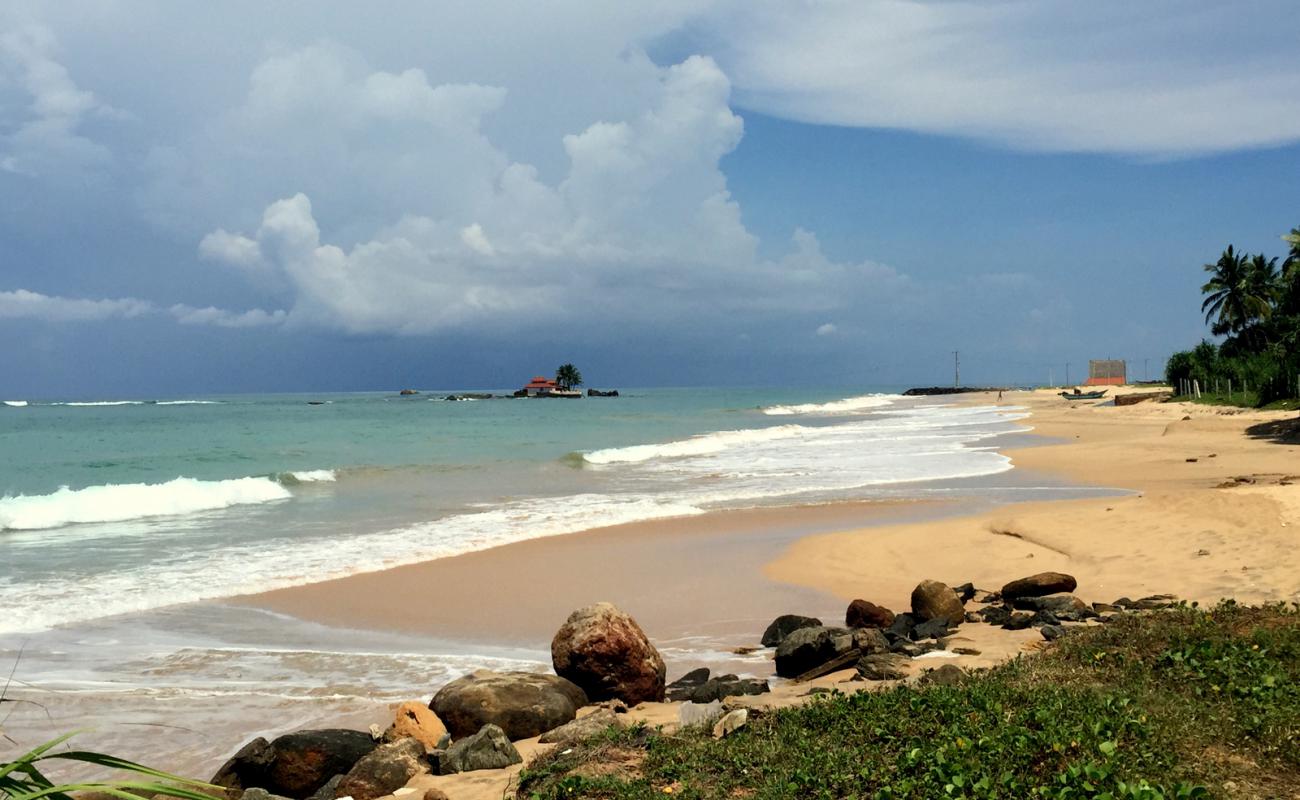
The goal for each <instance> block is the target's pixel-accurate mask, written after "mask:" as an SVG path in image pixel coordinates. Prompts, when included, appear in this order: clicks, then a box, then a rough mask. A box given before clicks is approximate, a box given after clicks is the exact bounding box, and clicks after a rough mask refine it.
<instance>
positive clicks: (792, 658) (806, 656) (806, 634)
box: [776, 625, 889, 678]
mask: <svg viewBox="0 0 1300 800" xmlns="http://www.w3.org/2000/svg"><path fill="white" fill-rule="evenodd" d="M855 649H856V650H858V651H859V652H860V653H862V654H863V655H868V654H871V653H884V652H886V651H888V650H889V642H888V640H887V639H885V635H884V634H883V633H881V632H880V631H878V630H875V629H872V628H858V629H856V630H849V629H848V628H833V627H829V626H826V625H822V626H819V627H816V628H800V629H799V630H797V631H795V632H794V633H792V634H790V635H789V636H787V637H785V640H784V641H782V642H781V646H780V647H778V648H776V674H777V675H780V676H781V677H783V678H796V677H798V676H800V675H802V674H804V673H805V672H808V671H809V670H811V669H813V668H814V667H820V666H821V665H823V664H825V663H827V662H829V661H832V660H834V659H836V658H839V657H840V656H843V655H845V654H846V653H848V652H849V651H850V650H855Z"/></svg>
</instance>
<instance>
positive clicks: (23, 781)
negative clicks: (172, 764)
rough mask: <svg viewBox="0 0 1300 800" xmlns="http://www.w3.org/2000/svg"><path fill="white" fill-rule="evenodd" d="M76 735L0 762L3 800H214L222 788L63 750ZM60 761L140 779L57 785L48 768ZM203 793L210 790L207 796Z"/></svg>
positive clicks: (0, 797)
mask: <svg viewBox="0 0 1300 800" xmlns="http://www.w3.org/2000/svg"><path fill="white" fill-rule="evenodd" d="M74 735H75V733H69V734H67V735H65V736H60V737H59V738H57V739H53V740H51V741H48V742H46V743H44V744H42V745H40V746H38V747H35V748H33V749H32V750H29V751H28V752H26V753H23V754H22V755H20V756H18V757H17V758H15V759H13V760H12V761H5V762H0V800H73V799H74V798H77V797H85V796H89V795H99V796H106V797H113V798H120V800H140V798H142V797H163V796H166V797H176V798H182V800H212V798H213V795H215V794H217V793H219V792H220V791H221V789H220V787H217V786H210V785H208V784H206V783H201V782H199V781H194V780H190V779H188V778H182V777H180V776H179V775H172V774H169V773H166V772H160V771H159V770H156V769H151V768H149V767H146V766H143V765H141V764H136V763H135V762H133V761H127V760H125V759H122V758H118V757H116V756H110V755H105V754H103V753H94V752H90V751H87V750H67V749H60V748H61V747H63V745H64V744H65V743H66V742H67V741H68V739H71V738H72V737H73V736H74ZM57 761H73V762H81V763H85V764H94V765H95V766H98V767H104V768H106V769H113V770H118V771H121V772H125V773H128V774H133V775H137V776H139V778H138V779H127V780H115V781H87V782H78V783H55V782H54V781H53V780H51V779H50V778H49V777H47V776H46V774H45V768H46V767H47V766H48V765H50V764H51V763H54V762H57ZM200 790H209V793H204V792H203V791H200Z"/></svg>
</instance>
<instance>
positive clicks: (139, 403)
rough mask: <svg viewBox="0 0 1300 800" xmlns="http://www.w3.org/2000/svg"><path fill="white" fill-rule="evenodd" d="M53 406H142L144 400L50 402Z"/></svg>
mask: <svg viewBox="0 0 1300 800" xmlns="http://www.w3.org/2000/svg"><path fill="white" fill-rule="evenodd" d="M50 405H52V406H80V407H84V406H142V405H144V401H143V400H92V401H86V402H81V401H77V402H71V403H50Z"/></svg>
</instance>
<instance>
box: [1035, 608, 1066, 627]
mask: <svg viewBox="0 0 1300 800" xmlns="http://www.w3.org/2000/svg"><path fill="white" fill-rule="evenodd" d="M1060 624H1061V621H1060V620H1059V619H1057V617H1056V615H1055V614H1053V613H1052V612H1050V611H1039V612H1037V613H1035V614H1034V618H1033V619H1032V620H1030V621H1029V625H1030V627H1033V628H1040V627H1042V626H1044V625H1060Z"/></svg>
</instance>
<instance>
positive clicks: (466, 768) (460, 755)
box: [438, 725, 523, 775]
mask: <svg viewBox="0 0 1300 800" xmlns="http://www.w3.org/2000/svg"><path fill="white" fill-rule="evenodd" d="M521 761H523V758H522V757H520V755H519V751H518V750H516V749H515V746H514V745H513V744H511V743H510V739H509V738H508V737H507V736H506V733H505V731H503V730H501V729H500V728H498V727H497V726H496V725H484V726H483V728H482V730H480V731H479V732H478V733H476V734H474V735H473V736H466V737H465V738H464V739H461V740H460V741H458V742H456V743H455V744H453V745H452V746H451V747H449V748H447V751H446V752H445V753H443V754H442V755H441V756H440V757H439V758H438V774H439V775H451V774H452V773H455V772H474V771H476V770H480V769H502V768H503V767H508V766H510V765H511V764H518V763H520V762H521Z"/></svg>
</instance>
